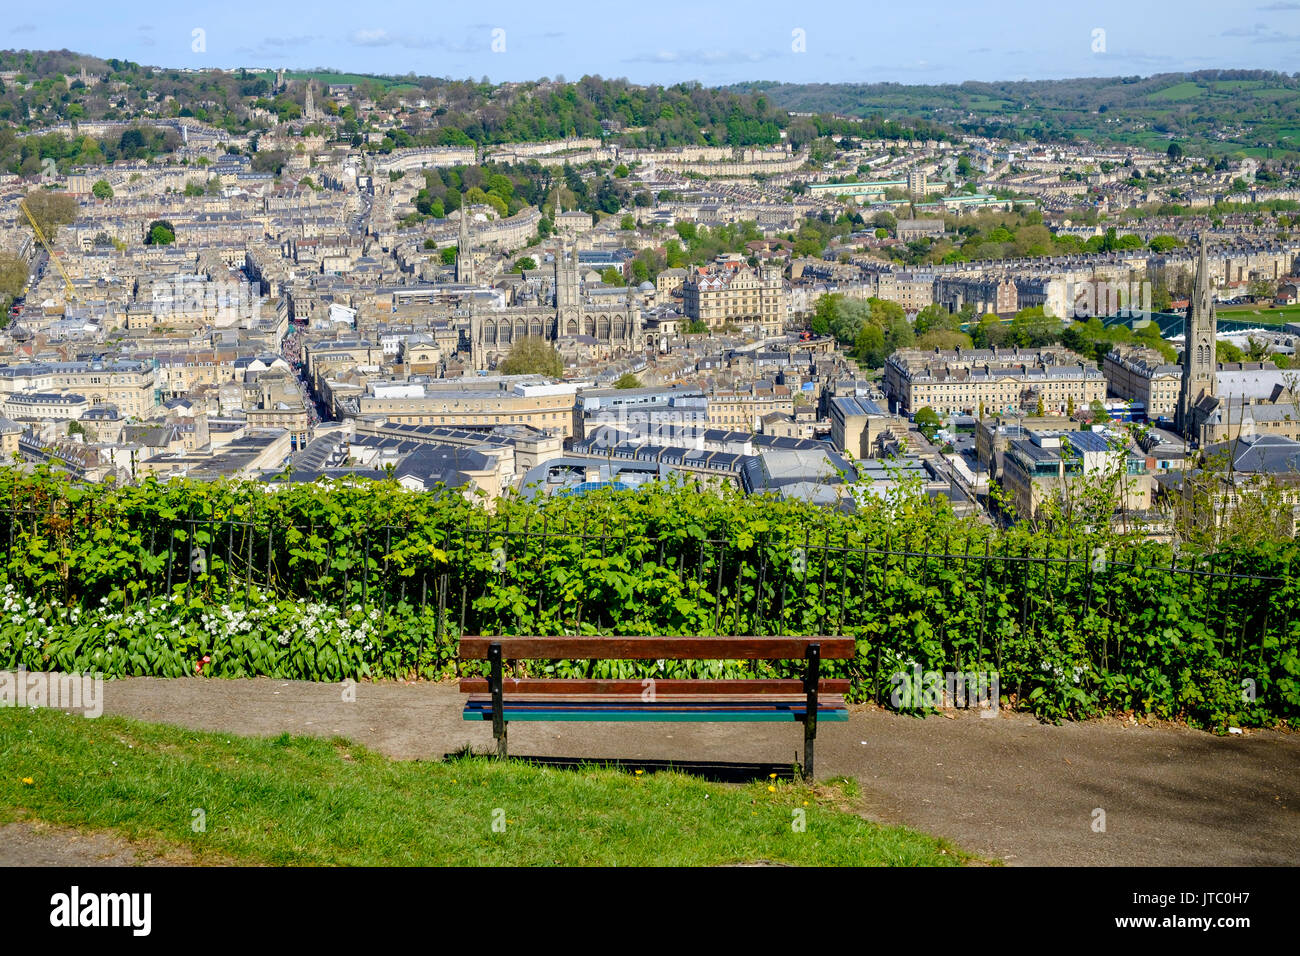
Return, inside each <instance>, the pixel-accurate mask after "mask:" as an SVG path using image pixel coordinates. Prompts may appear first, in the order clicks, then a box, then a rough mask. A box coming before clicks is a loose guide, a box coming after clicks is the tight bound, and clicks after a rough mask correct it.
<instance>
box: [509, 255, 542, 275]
mask: <svg viewBox="0 0 1300 956" xmlns="http://www.w3.org/2000/svg"><path fill="white" fill-rule="evenodd" d="M536 268H537V260H536V259H534V258H533V257H532V256H524V257H523V258H522V259H517V260H515V267H514V270H513V271H515V272H520V273H522V272H524V271H530V272H531V271H532V270H533V269H536Z"/></svg>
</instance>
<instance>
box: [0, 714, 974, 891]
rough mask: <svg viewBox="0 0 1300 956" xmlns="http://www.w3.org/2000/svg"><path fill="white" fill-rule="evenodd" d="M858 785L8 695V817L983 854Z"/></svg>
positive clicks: (441, 848) (374, 839)
mask: <svg viewBox="0 0 1300 956" xmlns="http://www.w3.org/2000/svg"><path fill="white" fill-rule="evenodd" d="M27 781H30V783H29V782H27ZM856 797H857V793H856V787H855V784H853V783H852V782H850V781H844V782H841V783H839V784H833V785H820V786H817V787H807V786H804V785H803V784H798V783H791V782H788V781H780V782H779V781H770V782H767V783H764V782H758V783H753V784H747V785H735V784H719V783H710V782H705V781H702V780H699V779H697V778H694V777H690V776H686V775H684V774H679V773H646V774H644V775H638V774H636V773H631V772H626V771H618V770H611V769H601V768H584V769H579V770H565V769H556V768H547V767H537V766H532V765H529V764H525V763H520V762H514V761H505V762H502V761H496V760H490V759H486V758H481V757H464V758H458V759H455V760H448V761H446V762H439V763H421V762H413V761H395V760H389V759H388V758H385V757H382V756H379V755H377V754H374V753H371V752H369V751H367V750H365V749H364V748H362V747H358V746H355V745H353V744H350V743H348V742H347V741H343V740H333V741H328V740H322V739H317V738H308V737H290V736H289V735H287V734H286V735H283V736H281V737H276V738H248V737H238V736H233V735H230V734H212V733H198V732H195V731H189V730H182V729H178V728H175V727H169V726H162V725H155V724H145V723H140V722H138V721H132V720H127V719H124V718H118V717H103V718H99V719H95V720H88V719H86V718H84V717H80V716H70V715H66V714H64V713H62V712H60V711H52V710H20V709H14V708H0V823H4V822H10V821H13V820H18V819H36V820H42V821H45V822H47V823H51V824H58V825H63V826H73V827H79V828H89V829H94V830H110V831H114V832H116V833H118V834H121V835H122V836H124V837H126V838H128V839H130V840H133V841H139V842H140V843H142V844H144V845H145V847H147V848H148V849H151V850H154V851H157V852H161V853H162V854H163V855H166V854H167V853H168V852H169V851H176V852H178V853H180V854H184V855H185V856H186V857H187V858H190V859H192V860H193V861H195V862H200V863H203V862H212V863H229V862H234V863H247V864H261V863H266V864H306V865H433V866H438V865H475V866H512V865H518V866H531V865H552V864H559V865H575V866H583V865H620V866H627V865H633V866H635V865H685V866H699V865H711V864H727V863H743V862H750V861H759V860H765V861H772V862H783V863H793V864H809V865H851V866H860V865H900V866H914V865H920V866H928V865H952V864H957V863H962V862H965V861H967V860H969V859H970V858H969V857H968V856H966V855H965V854H962V853H961V852H960V851H958V850H956V849H954V848H953V847H951V846H949V845H947V844H946V843H943V842H942V841H939V840H936V839H934V838H932V837H929V836H925V835H923V834H919V833H915V832H913V831H910V830H906V829H901V828H896V827H884V826H879V825H877V824H874V823H870V822H868V821H866V820H864V819H862V818H861V817H859V816H857V815H855V814H854V813H853V812H851V811H852V809H853V806H854V804H855V801H856ZM196 810H202V811H203V822H204V824H205V830H204V832H201V833H196V832H195V828H194V824H195V821H196V820H197V819H198V816H197V815H196V814H195V811H196ZM795 811H799V813H802V815H803V819H804V821H805V822H806V829H805V830H803V831H802V832H798V831H797V830H796V827H795V826H792V823H793V822H794V821H795V820H796V818H797V817H798V816H799V814H798V813H796V812H795ZM494 821H496V822H497V823H498V827H499V826H500V822H501V821H504V832H498V831H494V829H493V823H494Z"/></svg>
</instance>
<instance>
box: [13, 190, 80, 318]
mask: <svg viewBox="0 0 1300 956" xmlns="http://www.w3.org/2000/svg"><path fill="white" fill-rule="evenodd" d="M18 205H19V206H21V207H22V210H23V212H24V213H25V214H26V216H27V221H28V222H30V223H31V224H32V232H34V233H36V238H37V239H38V240H40V243H41V246H42V248H44V249H45V254H46V255H47V256H49V257H50V261H51V262H53V263H54V268H56V269H58V270H59V275H61V276H63V282H64V284H65V285H66V286H67V287H68V301H69V302H75V301H77V290H76V288H75V287H74V286H73V284H72V279H71V277H70V276H69V275H68V270H67V269H65V268H63V263H62V262H60V261H59V258H58V256H56V255H55V254H54V250H53V249H51V248H50V244H49V242H48V241H47V240H46V238H45V233H44V232H42V231H41V227H40V226H38V225H37V224H36V217H35V216H33V215H32V211H31V210H30V209H28V208H27V200H26V199H20V200H18Z"/></svg>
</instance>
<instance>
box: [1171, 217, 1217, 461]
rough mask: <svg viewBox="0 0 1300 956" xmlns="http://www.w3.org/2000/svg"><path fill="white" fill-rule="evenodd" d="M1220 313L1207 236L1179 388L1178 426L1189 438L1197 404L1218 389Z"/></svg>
mask: <svg viewBox="0 0 1300 956" xmlns="http://www.w3.org/2000/svg"><path fill="white" fill-rule="evenodd" d="M1217 332H1218V317H1217V316H1216V315H1215V312H1214V293H1213V290H1212V288H1211V284H1210V262H1209V254H1208V252H1207V251H1206V242H1205V237H1204V236H1202V237H1201V240H1200V250H1199V254H1198V255H1197V260H1196V279H1195V281H1194V283H1193V285H1192V297H1191V300H1190V301H1189V302H1188V303H1187V318H1186V319H1185V320H1184V322H1183V380H1182V383H1181V385H1180V387H1179V391H1178V411H1177V414H1176V419H1175V427H1176V428H1177V430H1178V432H1179V433H1180V434H1181V435H1182V436H1183V437H1184V438H1185V439H1187V440H1188V441H1192V440H1195V438H1196V434H1197V431H1198V427H1197V426H1198V421H1197V418H1198V410H1197V406H1198V405H1199V404H1200V403H1201V401H1202V400H1203V399H1205V398H1207V397H1214V396H1215V395H1216V394H1217V393H1218V361H1217V359H1216V356H1215V343H1216V335H1217Z"/></svg>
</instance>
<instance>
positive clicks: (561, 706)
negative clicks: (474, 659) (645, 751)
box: [462, 696, 848, 722]
mask: <svg viewBox="0 0 1300 956" xmlns="http://www.w3.org/2000/svg"><path fill="white" fill-rule="evenodd" d="M502 706H503V711H504V715H505V717H506V719H508V720H523V721H527V720H535V721H543V720H557V721H582V720H586V721H610V720H613V721H646V722H652V721H661V720H662V721H691V720H694V721H714V720H721V721H747V720H748V721H792V720H799V719H801V718H802V717H803V716H804V715H805V714H806V713H807V712H808V706H807V698H795V697H791V698H779V697H769V698H764V699H761V700H760V699H758V698H748V699H743V700H723V699H718V698H716V697H715V698H704V697H677V698H668V699H665V698H663V697H658V698H656V699H655V700H653V701H643V700H641V699H640V698H632V697H617V698H610V697H605V698H602V699H600V700H590V699H584V698H581V697H557V696H551V697H546V698H543V699H540V700H539V699H536V698H518V697H516V698H514V699H510V698H505V699H504V700H503V702H502ZM462 716H463V717H464V719H465V720H491V719H492V699H491V697H483V696H473V697H470V698H469V701H468V702H467V703H466V704H465V709H464V711H463V714H462ZM817 719H818V720H833V721H840V720H848V708H847V706H846V705H845V703H844V700H843V698H840V697H836V696H831V697H826V698H819V700H818V706H817Z"/></svg>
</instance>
